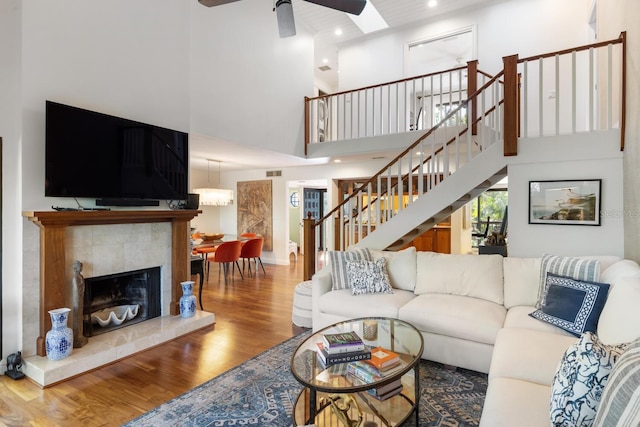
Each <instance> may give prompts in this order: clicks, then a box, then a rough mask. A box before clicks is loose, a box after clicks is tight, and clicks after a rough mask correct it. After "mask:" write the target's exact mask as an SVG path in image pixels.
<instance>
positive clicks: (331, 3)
mask: <svg viewBox="0 0 640 427" xmlns="http://www.w3.org/2000/svg"><path fill="white" fill-rule="evenodd" d="M305 1H308V2H309V3H314V4H317V5H320V6H325V7H328V8H330V9H335V10H339V11H341V12H347V13H350V14H352V15H360V14H361V13H362V10H363V9H364V7H365V6H366V5H367V0H305Z"/></svg>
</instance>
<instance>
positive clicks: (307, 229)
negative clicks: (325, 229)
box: [302, 212, 316, 280]
mask: <svg viewBox="0 0 640 427" xmlns="http://www.w3.org/2000/svg"><path fill="white" fill-rule="evenodd" d="M315 222H316V220H315V219H313V218H312V217H311V212H307V217H306V218H305V219H303V220H302V223H303V227H302V232H303V234H304V257H303V258H302V259H303V278H304V280H311V276H313V275H314V274H315V272H316V232H315Z"/></svg>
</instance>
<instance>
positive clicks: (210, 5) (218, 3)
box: [198, 0, 240, 7]
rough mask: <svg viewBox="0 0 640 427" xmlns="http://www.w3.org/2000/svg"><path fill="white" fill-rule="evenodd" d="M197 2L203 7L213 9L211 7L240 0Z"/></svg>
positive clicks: (204, 0)
mask: <svg viewBox="0 0 640 427" xmlns="http://www.w3.org/2000/svg"><path fill="white" fill-rule="evenodd" d="M198 1H199V2H200V4H202V5H204V6H207V7H213V6H220V5H223V4H227V3H233V2H234V1H240V0H198Z"/></svg>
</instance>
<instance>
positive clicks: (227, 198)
mask: <svg viewBox="0 0 640 427" xmlns="http://www.w3.org/2000/svg"><path fill="white" fill-rule="evenodd" d="M211 162H218V185H220V163H222V162H221V161H220V160H211V159H207V184H210V178H211ZM193 192H194V193H197V194H199V195H200V205H205V206H227V205H232V204H233V190H225V189H222V188H210V187H207V188H195V189H194V190H193Z"/></svg>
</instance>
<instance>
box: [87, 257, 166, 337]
mask: <svg viewBox="0 0 640 427" xmlns="http://www.w3.org/2000/svg"><path fill="white" fill-rule="evenodd" d="M160 295H161V268H160V267H152V268H147V269H142V270H135V271H128V272H122V273H117V274H109V275H106V276H99V277H90V278H86V279H85V294H84V316H83V320H84V322H83V323H84V335H85V336H87V337H92V336H95V335H99V334H102V333H105V332H109V331H113V330H115V329H120V328H123V327H126V326H130V325H134V324H136V323H140V322H143V321H145V320H148V319H152V318H154V317H158V316H160V315H161V297H160Z"/></svg>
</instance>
